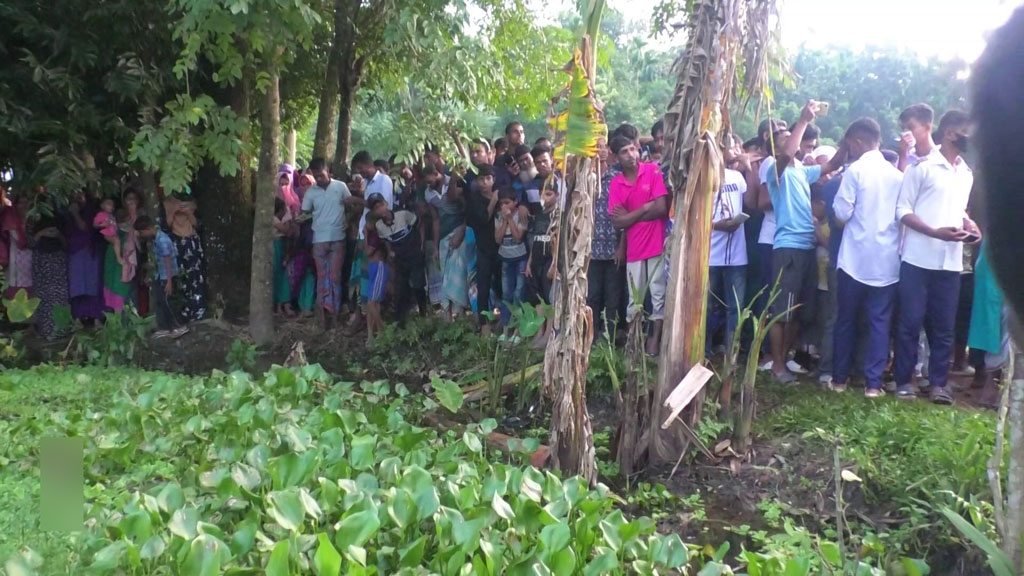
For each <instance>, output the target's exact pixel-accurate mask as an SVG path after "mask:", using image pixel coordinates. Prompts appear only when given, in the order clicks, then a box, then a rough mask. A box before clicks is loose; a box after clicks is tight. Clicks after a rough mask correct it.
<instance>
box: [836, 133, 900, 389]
mask: <svg viewBox="0 0 1024 576" xmlns="http://www.w3.org/2000/svg"><path fill="white" fill-rule="evenodd" d="M845 139H846V143H847V147H848V148H849V150H850V157H851V158H855V161H854V162H853V163H852V164H850V166H849V167H848V168H847V169H846V172H845V173H844V174H843V180H842V183H841V184H840V185H839V191H838V192H837V193H836V198H835V201H834V202H833V204H832V207H833V210H834V212H835V219H836V221H837V222H840V223H842V224H843V228H842V235H843V239H842V243H841V244H840V246H839V262H838V271H837V273H836V277H837V278H836V280H837V285H838V286H837V295H836V301H837V304H838V308H837V313H836V323H835V331H834V340H833V342H834V348H833V351H834V352H833V365H832V378H833V383H832V388H833V390H837V391H843V390H845V389H846V383H847V380H848V379H849V377H850V368H851V364H852V363H853V356H854V350H855V348H856V344H857V341H858V334H857V324H858V318H859V317H860V316H863V317H864V318H865V320H866V324H867V330H868V333H867V349H866V352H865V354H864V376H865V380H866V387H865V390H864V395H865V396H867V397H869V398H876V397H879V396H882V395H883V392H882V372H884V371H885V364H886V362H887V361H888V359H889V335H890V328H891V322H892V307H893V303H894V302H895V300H896V286H897V282H899V279H900V256H899V224H898V223H897V222H896V220H895V219H894V218H893V214H894V213H895V211H896V201H897V200H898V199H899V195H900V186H901V185H902V183H903V173H902V172H900V171H899V170H897V169H896V168H895V167H894V166H893V165H892V164H890V163H889V162H887V161H886V160H885V158H884V157H883V156H882V153H881V152H880V151H879V149H878V148H879V145H880V144H881V141H882V130H881V128H880V127H879V126H878V122H875V121H874V120H872V119H871V118H861V119H859V120H857V121H855V122H854V123H853V124H851V125H850V127H849V128H848V129H847V131H846V136H845ZM839 232H840V231H839V230H836V231H834V232H833V234H835V233H839Z"/></svg>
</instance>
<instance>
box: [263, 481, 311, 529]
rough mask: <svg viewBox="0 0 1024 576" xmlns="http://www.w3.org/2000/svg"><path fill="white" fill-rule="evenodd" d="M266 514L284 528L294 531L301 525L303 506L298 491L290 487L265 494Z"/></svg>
mask: <svg viewBox="0 0 1024 576" xmlns="http://www.w3.org/2000/svg"><path fill="white" fill-rule="evenodd" d="M267 504H268V506H267V514H269V515H270V517H271V518H273V520H274V522H277V523H278V525H280V526H281V527H282V528H284V529H285V530H290V531H293V532H294V531H296V530H298V529H299V526H302V517H303V514H304V512H303V508H302V498H301V497H300V496H299V491H298V490H296V489H294V488H292V489H288V490H280V491H276V492H271V493H270V494H267Z"/></svg>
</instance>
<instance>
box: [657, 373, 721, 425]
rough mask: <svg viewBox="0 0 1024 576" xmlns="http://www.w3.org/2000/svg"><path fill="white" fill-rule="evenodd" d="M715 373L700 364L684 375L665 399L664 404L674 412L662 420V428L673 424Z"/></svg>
mask: <svg viewBox="0 0 1024 576" xmlns="http://www.w3.org/2000/svg"><path fill="white" fill-rule="evenodd" d="M713 375H714V372H712V371H711V370H708V369H707V368H705V367H704V366H702V365H700V364H697V365H696V366H694V367H693V368H690V371H689V372H687V373H686V376H684V377H683V379H682V381H680V382H679V385H677V386H676V387H675V389H674V390H672V393H671V394H669V395H668V398H666V399H665V404H664V406H665V407H666V408H668V409H670V410H672V413H671V414H669V415H668V418H666V419H665V421H664V422H662V424H661V429H662V430H667V429H668V427H669V426H671V425H672V422H674V421H675V419H676V416H679V413H680V412H682V411H683V409H684V408H686V407H687V406H688V405H689V404H690V402H691V401H693V398H694V397H695V396H697V393H698V392H700V389H701V388H703V387H704V385H705V384H707V383H708V381H709V380H711V376H713Z"/></svg>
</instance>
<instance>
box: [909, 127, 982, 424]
mask: <svg viewBox="0 0 1024 576" xmlns="http://www.w3.org/2000/svg"><path fill="white" fill-rule="evenodd" d="M969 126H970V119H969V117H968V116H967V114H966V113H965V112H961V111H959V110H950V111H949V112H946V114H945V115H943V117H942V120H941V121H940V122H939V134H940V141H941V143H942V147H941V149H940V150H939V153H937V154H929V155H928V156H926V157H924V158H920V159H918V161H917V163H916V164H914V165H913V166H911V167H910V168H908V169H907V172H906V174H905V175H904V177H903V186H902V188H901V189H900V196H899V201H898V202H897V203H896V218H898V219H899V221H900V223H901V224H902V225H903V246H902V252H901V257H902V264H901V265H900V283H899V289H898V292H899V317H898V318H897V320H896V345H895V365H894V372H895V376H896V384H897V387H898V389H897V395H898V396H899V397H901V398H913V397H914V396H915V392H914V388H913V386H912V385H911V377H912V376H913V371H914V364H915V363H916V362H917V343H918V335H919V333H920V331H921V327H922V326H927V327H928V328H927V330H926V332H927V334H928V347H929V349H930V354H929V361H928V379H929V382H930V393H931V397H932V400H933V401H934V402H935V403H937V404H950V403H952V401H953V399H952V396H950V394H949V392H948V391H947V390H946V381H947V379H948V376H949V362H950V359H951V358H952V353H953V333H954V327H955V323H956V308H957V301H958V298H959V295H960V294H959V293H960V271H961V270H962V269H963V243H964V242H970V243H972V244H973V243H977V242H979V241H980V240H981V232H980V231H979V230H978V227H977V225H975V224H974V222H973V221H971V219H970V218H968V217H967V201H968V200H969V199H970V196H971V187H972V186H973V184H974V175H973V174H972V172H971V169H970V168H969V167H968V166H967V163H966V162H965V161H964V159H963V158H962V157H961V154H963V153H964V152H965V151H966V149H967V142H968V137H967V132H968V129H969Z"/></svg>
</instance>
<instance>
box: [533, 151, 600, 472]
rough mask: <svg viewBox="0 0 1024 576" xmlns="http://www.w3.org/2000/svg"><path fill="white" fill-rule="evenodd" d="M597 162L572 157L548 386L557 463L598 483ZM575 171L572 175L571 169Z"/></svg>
mask: <svg viewBox="0 0 1024 576" xmlns="http://www.w3.org/2000/svg"><path fill="white" fill-rule="evenodd" d="M599 163H600V162H599V161H598V160H597V159H596V158H579V157H574V158H570V161H569V164H568V165H567V170H566V172H567V174H569V178H567V181H566V184H567V186H566V188H567V190H568V192H567V193H568V194H569V197H568V198H567V199H566V203H565V208H564V210H563V212H562V214H561V215H560V218H559V222H560V224H559V239H558V253H557V256H556V258H557V261H558V270H559V274H560V276H561V285H560V286H559V289H558V291H557V292H556V294H555V315H554V329H555V334H557V335H558V336H557V337H553V338H551V339H550V340H548V347H547V350H546V351H545V355H544V384H545V388H546V389H547V390H548V392H549V395H550V396H551V397H552V406H551V458H552V464H553V465H554V466H555V467H556V468H558V469H560V470H562V472H563V473H565V474H566V475H567V476H574V475H579V476H581V477H583V478H585V479H586V480H587V481H588V482H589V483H590V484H591V485H593V484H595V483H596V482H597V462H596V459H595V454H594V433H593V430H592V428H591V425H590V413H589V412H588V410H587V368H588V366H589V365H590V345H591V343H592V342H593V340H594V315H593V312H592V311H591V310H590V308H589V307H588V306H587V269H588V268H589V267H590V244H591V239H592V238H593V233H594V197H595V196H596V193H597V187H598V186H600V185H601V184H600V182H599V181H598V178H597V168H598V166H597V165H598V164H599ZM570 170H571V171H570Z"/></svg>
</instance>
